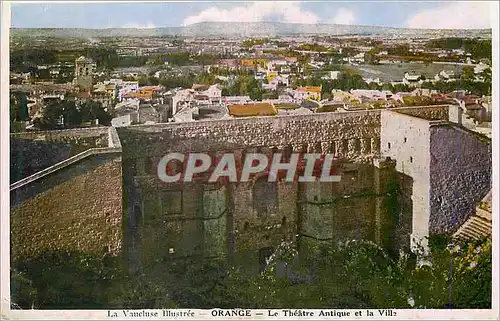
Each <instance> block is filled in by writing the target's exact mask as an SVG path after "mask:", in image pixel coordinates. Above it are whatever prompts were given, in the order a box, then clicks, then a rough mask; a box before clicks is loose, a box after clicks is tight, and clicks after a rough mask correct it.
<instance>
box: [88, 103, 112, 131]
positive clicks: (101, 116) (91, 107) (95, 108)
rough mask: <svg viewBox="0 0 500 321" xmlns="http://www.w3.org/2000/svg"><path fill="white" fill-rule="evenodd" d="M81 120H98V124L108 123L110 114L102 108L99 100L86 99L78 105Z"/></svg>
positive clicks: (109, 122)
mask: <svg viewBox="0 0 500 321" xmlns="http://www.w3.org/2000/svg"><path fill="white" fill-rule="evenodd" d="M80 112H81V115H82V121H83V122H94V121H95V120H96V119H97V120H99V124H100V125H105V126H107V125H110V124H111V119H112V116H111V115H110V114H109V113H108V112H106V111H105V110H104V108H103V107H102V104H101V103H100V102H96V101H92V100H88V101H86V102H84V103H83V104H82V105H81V106H80Z"/></svg>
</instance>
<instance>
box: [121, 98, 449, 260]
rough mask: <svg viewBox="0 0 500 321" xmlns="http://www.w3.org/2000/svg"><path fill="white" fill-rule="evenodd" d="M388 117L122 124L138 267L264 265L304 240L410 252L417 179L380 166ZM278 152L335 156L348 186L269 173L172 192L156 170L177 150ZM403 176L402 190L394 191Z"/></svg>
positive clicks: (130, 232) (132, 252)
mask: <svg viewBox="0 0 500 321" xmlns="http://www.w3.org/2000/svg"><path fill="white" fill-rule="evenodd" d="M447 110H448V106H436V107H432V110H431V111H429V110H426V109H422V110H415V111H413V113H415V114H418V115H420V116H422V117H424V118H425V117H427V116H428V115H429V113H430V112H434V111H440V112H441V111H445V112H447ZM445 112H442V114H443V115H444V114H445ZM380 115H381V111H380V110H374V111H362V112H348V113H325V114H321V115H307V116H285V117H257V118H248V119H234V120H224V121H220V120H219V121H201V122H193V123H181V124H159V125H153V126H130V127H127V128H119V129H118V130H117V131H118V133H119V136H120V141H121V143H122V148H123V168H124V211H125V216H126V221H127V223H126V226H127V228H126V232H125V233H126V238H127V239H128V240H129V241H128V245H127V246H126V250H127V251H129V252H128V257H129V258H131V261H133V262H135V263H132V265H134V264H137V263H138V262H143V264H149V263H147V262H151V261H152V260H156V261H158V260H160V261H161V259H160V258H163V259H168V258H176V257H183V256H189V255H194V254H197V253H198V254H200V253H205V254H208V255H217V254H218V253H219V254H220V253H230V252H237V253H247V254H248V255H247V258H248V257H250V258H251V257H253V259H251V260H253V261H254V262H255V260H256V259H257V258H260V256H261V253H262V252H266V251H268V250H269V249H270V248H272V247H273V246H276V245H277V244H279V242H280V241H281V240H283V239H288V240H295V239H296V237H297V236H300V237H301V238H303V239H304V240H306V239H313V240H320V241H321V240H324V241H329V242H331V241H333V242H336V241H342V240H346V239H353V238H354V239H360V238H362V239H369V240H373V241H377V242H379V243H384V244H386V245H388V246H390V247H391V246H393V247H396V248H405V249H406V248H408V246H409V234H410V233H411V227H412V222H411V201H410V197H411V193H412V183H413V182H412V179H411V178H410V177H409V176H405V175H398V174H396V172H395V171H393V170H391V169H390V168H393V167H391V166H389V167H388V168H389V169H381V168H376V167H374V166H373V165H372V161H373V160H374V159H377V158H378V157H379V151H380V131H381V126H380V117H381V116H380ZM405 117H407V116H405ZM443 117H444V116H443ZM278 151H279V152H286V151H288V152H289V151H295V152H319V153H333V154H334V155H335V156H336V162H335V166H336V170H337V173H339V174H340V175H341V176H342V180H341V182H339V183H329V184H327V183H319V184H297V183H293V184H292V183H285V182H277V183H268V182H266V177H262V178H257V179H255V180H254V181H251V182H247V183H239V184H230V185H226V186H214V185H213V184H212V185H211V184H200V183H197V184H177V186H174V185H175V184H170V185H169V186H167V185H165V184H163V183H161V182H159V180H158V179H157V177H156V164H158V161H159V159H160V158H161V157H163V156H164V155H166V154H167V153H168V152H184V153H188V152H208V153H211V154H213V155H217V154H220V153H224V152H232V153H234V154H235V155H236V161H237V163H238V162H241V158H242V157H243V155H244V154H245V153H250V152H264V153H266V154H268V153H274V152H278ZM385 172H387V174H385ZM390 173H392V174H390ZM391 177H392V178H391ZM394 180H396V182H395V183H396V184H400V185H401V186H402V188H401V190H402V191H403V193H402V194H401V193H400V194H398V195H396V194H397V193H399V192H396V191H395V190H394V189H392V190H391V188H392V187H391V183H390V181H394ZM393 183H394V182H393ZM395 193H396V194H395ZM398 202H399V203H401V204H399V203H398ZM395 203H398V204H399V205H398V204H395ZM408 204H409V205H408ZM396 211H397V212H398V213H399V214H398V213H396ZM393 240H396V241H395V242H393ZM392 243H398V244H397V245H394V244H392ZM256 250H257V251H256Z"/></svg>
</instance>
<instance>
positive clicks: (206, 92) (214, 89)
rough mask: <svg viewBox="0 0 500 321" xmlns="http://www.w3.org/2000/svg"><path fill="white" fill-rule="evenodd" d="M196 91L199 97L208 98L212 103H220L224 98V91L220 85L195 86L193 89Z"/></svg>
mask: <svg viewBox="0 0 500 321" xmlns="http://www.w3.org/2000/svg"><path fill="white" fill-rule="evenodd" d="M191 89H192V90H194V91H195V93H196V95H197V96H206V97H208V100H210V101H211V102H214V103H215V102H216V103H220V102H221V98H222V89H221V88H220V87H219V85H217V84H215V85H199V84H194V85H193V86H192V87H191Z"/></svg>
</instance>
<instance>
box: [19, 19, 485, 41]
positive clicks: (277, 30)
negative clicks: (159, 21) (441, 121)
mask: <svg viewBox="0 0 500 321" xmlns="http://www.w3.org/2000/svg"><path fill="white" fill-rule="evenodd" d="M11 35H12V36H21V37H78V38H80V37H81V38H88V37H153V36H185V37H255V36H271V37H272V36H293V35H332V36H343V35H363V36H375V35H381V36H389V35H394V36H430V35H435V36H439V37H451V36H457V35H458V36H464V37H491V29H481V30H472V29H469V30H456V29H404V28H389V27H377V26H363V25H339V24H298V23H281V22H201V23H196V24H193V25H189V26H185V27H170V28H152V29H134V28H111V29H74V28H57V29H48V28H47V29H44V28H39V29H22V28H11Z"/></svg>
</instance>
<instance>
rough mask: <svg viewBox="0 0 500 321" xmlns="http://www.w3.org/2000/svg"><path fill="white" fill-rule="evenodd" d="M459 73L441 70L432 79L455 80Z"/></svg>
mask: <svg viewBox="0 0 500 321" xmlns="http://www.w3.org/2000/svg"><path fill="white" fill-rule="evenodd" d="M459 77H460V75H458V74H456V73H455V72H454V71H453V70H441V71H440V72H439V73H438V74H437V75H436V76H435V77H434V79H435V80H436V81H445V82H450V81H455V80H456V79H458V78H459Z"/></svg>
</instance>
